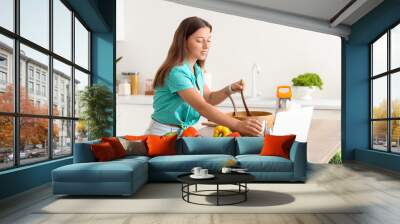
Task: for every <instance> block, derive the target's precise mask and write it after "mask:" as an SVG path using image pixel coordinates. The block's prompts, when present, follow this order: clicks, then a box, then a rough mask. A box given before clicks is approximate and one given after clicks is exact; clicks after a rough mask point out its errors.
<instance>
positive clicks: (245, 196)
mask: <svg viewBox="0 0 400 224" xmlns="http://www.w3.org/2000/svg"><path fill="white" fill-rule="evenodd" d="M244 188H245V189H244V191H245V192H244V201H247V192H248V190H247V182H246V183H244Z"/></svg>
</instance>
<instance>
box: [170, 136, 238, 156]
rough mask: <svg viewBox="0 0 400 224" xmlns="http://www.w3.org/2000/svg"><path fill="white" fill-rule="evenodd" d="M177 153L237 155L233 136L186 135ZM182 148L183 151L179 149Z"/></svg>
mask: <svg viewBox="0 0 400 224" xmlns="http://www.w3.org/2000/svg"><path fill="white" fill-rule="evenodd" d="M177 149H178V152H177V154H184V155H199V154H225V155H235V139H234V138H232V137H223V138H214V137H196V138H194V137H184V138H182V146H181V147H178V148H177ZM179 150H181V151H179Z"/></svg>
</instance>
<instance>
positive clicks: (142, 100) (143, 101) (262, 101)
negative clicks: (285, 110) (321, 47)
mask: <svg viewBox="0 0 400 224" xmlns="http://www.w3.org/2000/svg"><path fill="white" fill-rule="evenodd" d="M233 100H234V101H235V103H236V106H237V107H238V108H243V103H242V100H241V98H240V95H234V96H233ZM291 102H294V103H297V104H300V105H301V106H303V107H304V106H314V109H315V110H340V107H341V105H340V104H341V103H340V100H336V99H313V100H292V101H291ZM246 103H247V106H248V107H251V108H263V109H264V108H265V109H275V108H276V100H275V99H272V98H266V97H257V98H255V99H251V98H250V99H246ZM117 105H153V96H146V95H133V96H117ZM218 107H222V108H232V107H233V106H232V103H231V102H230V100H229V99H226V100H225V101H223V102H222V103H220V104H218Z"/></svg>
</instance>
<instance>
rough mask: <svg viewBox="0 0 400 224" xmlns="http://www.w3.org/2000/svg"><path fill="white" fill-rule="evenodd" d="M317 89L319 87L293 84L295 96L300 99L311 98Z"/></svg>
mask: <svg viewBox="0 0 400 224" xmlns="http://www.w3.org/2000/svg"><path fill="white" fill-rule="evenodd" d="M316 89H317V88H316V87H315V86H313V87H307V86H293V93H294V98H296V99H299V100H311V99H312V94H313V93H314V92H315V90H316Z"/></svg>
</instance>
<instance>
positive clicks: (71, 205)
mask: <svg viewBox="0 0 400 224" xmlns="http://www.w3.org/2000/svg"><path fill="white" fill-rule="evenodd" d="M248 187H249V189H250V191H249V192H248V197H247V201H245V202H243V203H240V204H237V205H226V206H207V205H206V206H205V205H196V204H190V203H187V202H185V201H183V200H182V195H181V185H180V184H177V183H150V184H146V185H145V186H143V187H142V188H141V189H140V190H139V191H138V192H137V193H136V194H135V195H133V196H131V197H122V196H121V197H111V196H110V197H94V196H92V197H81V196H80V197H77V196H62V197H56V199H55V200H54V201H52V202H50V203H49V204H46V205H44V206H43V207H41V208H40V209H39V210H37V211H36V213H57V214H60V213H61V214H63V213H68V214H98V213H101V214H104V213H106V214H125V213H128V214H129V213H360V207H359V205H356V204H351V203H349V202H346V201H344V200H343V199H342V198H340V197H339V196H337V195H335V194H334V193H332V192H329V191H328V190H326V189H325V188H324V187H322V186H319V185H317V184H282V183H272V184H270V183H269V184H266V183H260V184H249V185H248ZM231 188H233V186H231V187H225V188H224V189H226V190H227V189H231ZM212 189H215V186H213V185H202V186H199V188H198V190H212ZM191 190H194V187H193V188H191ZM210 194H213V195H214V193H210ZM235 197H236V196H233V197H224V199H223V200H222V202H223V203H229V202H232V201H233V200H238V199H240V198H235ZM190 199H191V200H192V201H194V202H197V203H206V204H211V205H212V204H213V203H215V202H216V200H215V196H207V197H202V196H191V198H190ZM230 200H231V201H230Z"/></svg>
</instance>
